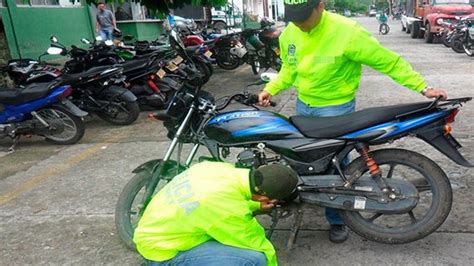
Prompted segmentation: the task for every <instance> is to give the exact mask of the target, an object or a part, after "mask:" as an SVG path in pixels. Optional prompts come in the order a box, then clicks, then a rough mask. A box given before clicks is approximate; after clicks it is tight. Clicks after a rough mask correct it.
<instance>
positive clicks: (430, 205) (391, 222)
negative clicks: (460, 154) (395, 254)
mask: <svg viewBox="0 0 474 266" xmlns="http://www.w3.org/2000/svg"><path fill="white" fill-rule="evenodd" d="M370 155H371V157H372V158H373V159H374V160H375V161H376V162H377V164H378V165H379V166H381V169H382V176H383V178H400V177H401V178H402V179H403V180H405V181H408V182H412V183H413V184H414V185H415V187H416V188H417V189H418V191H419V199H418V203H417V205H416V206H415V207H414V208H413V209H412V210H410V211H409V212H407V213H404V214H391V215H388V214H381V213H373V212H372V213H369V212H359V211H341V216H342V218H343V220H344V222H345V224H346V225H347V226H348V227H349V228H351V229H352V230H353V231H354V232H355V233H357V234H358V235H360V236H362V237H364V238H367V239H369V240H372V241H376V242H381V243H388V244H403V243H409V242H412V241H416V240H419V239H421V238H423V237H425V236H427V235H429V234H431V233H432V232H434V231H435V230H436V229H437V228H438V227H439V226H441V224H443V222H444V221H445V220H446V218H447V217H448V215H449V212H450V210H451V205H452V201H453V196H452V190H451V185H450V182H449V179H448V177H447V176H446V174H445V173H444V171H443V170H442V169H441V168H440V167H439V166H438V165H437V164H436V163H435V162H433V161H432V160H431V159H429V158H427V157H425V156H423V155H421V154H419V153H416V152H412V151H408V150H401V149H383V150H377V151H374V152H371V153H370ZM387 168H388V171H384V169H387ZM397 168H398V169H397ZM395 171H397V172H396V174H394V172H395ZM367 172H368V169H367V166H366V164H365V161H364V160H363V159H362V158H357V159H356V160H354V161H353V162H352V163H351V164H350V165H349V166H348V167H347V169H346V173H347V174H352V175H354V174H357V173H362V174H365V175H368V173H367ZM415 174H416V177H417V178H413V176H414V175H415ZM430 196H431V197H432V199H431V201H430V200H428V197H430ZM425 201H426V202H425ZM429 201H430V202H429ZM423 209H426V214H425V215H424V216H422V217H421V215H420V212H421V211H422V210H423ZM416 216H418V217H416ZM384 223H385V224H384Z"/></svg>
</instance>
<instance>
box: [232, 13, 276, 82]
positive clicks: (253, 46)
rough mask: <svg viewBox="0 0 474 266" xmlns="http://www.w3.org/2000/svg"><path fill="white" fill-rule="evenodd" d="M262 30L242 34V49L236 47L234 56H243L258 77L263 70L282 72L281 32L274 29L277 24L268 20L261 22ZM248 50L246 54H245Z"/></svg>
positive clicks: (250, 30) (247, 30) (252, 30)
mask: <svg viewBox="0 0 474 266" xmlns="http://www.w3.org/2000/svg"><path fill="white" fill-rule="evenodd" d="M260 25H261V28H260V29H246V30H244V31H242V32H241V33H240V35H241V36H242V41H241V42H242V43H243V44H244V46H245V49H243V48H242V47H236V48H235V49H234V50H233V52H232V53H233V54H236V55H238V56H241V57H240V58H241V59H242V60H244V61H245V62H246V63H247V64H249V65H250V66H251V67H252V72H253V73H254V74H255V75H257V74H258V73H259V72H260V70H261V69H262V68H264V69H269V68H272V69H274V70H276V71H280V68H281V64H282V62H281V59H280V48H279V42H278V38H279V36H280V34H281V32H280V30H278V29H277V28H276V27H274V25H275V22H273V21H272V20H270V19H268V18H263V19H262V20H261V21H260ZM245 50H246V53H245Z"/></svg>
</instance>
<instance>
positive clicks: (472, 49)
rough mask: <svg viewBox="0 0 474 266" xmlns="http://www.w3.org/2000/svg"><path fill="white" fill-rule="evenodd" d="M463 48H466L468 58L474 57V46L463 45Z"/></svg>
mask: <svg viewBox="0 0 474 266" xmlns="http://www.w3.org/2000/svg"><path fill="white" fill-rule="evenodd" d="M462 47H463V48H464V52H465V53H466V54H467V55H468V56H474V45H469V44H464V43H463V44H462Z"/></svg>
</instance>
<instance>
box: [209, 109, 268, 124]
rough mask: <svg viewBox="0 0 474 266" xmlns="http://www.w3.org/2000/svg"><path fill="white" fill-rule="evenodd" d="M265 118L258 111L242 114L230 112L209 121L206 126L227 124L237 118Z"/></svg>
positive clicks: (240, 112)
mask: <svg viewBox="0 0 474 266" xmlns="http://www.w3.org/2000/svg"><path fill="white" fill-rule="evenodd" d="M263 116H265V115H264V114H262V112H258V111H248V112H242V111H236V112H230V113H227V114H222V115H219V116H216V117H214V118H213V119H211V121H209V123H208V125H213V124H222V123H226V122H229V121H231V120H234V119H239V118H252V117H254V118H256V117H263Z"/></svg>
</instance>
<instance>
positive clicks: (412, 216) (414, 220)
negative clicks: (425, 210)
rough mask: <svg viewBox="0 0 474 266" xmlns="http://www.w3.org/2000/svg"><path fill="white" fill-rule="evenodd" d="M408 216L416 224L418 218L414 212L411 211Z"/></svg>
mask: <svg viewBox="0 0 474 266" xmlns="http://www.w3.org/2000/svg"><path fill="white" fill-rule="evenodd" d="M408 215H409V216H410V219H411V223H412V224H415V223H416V222H417V220H416V217H415V214H414V213H413V211H409V212H408Z"/></svg>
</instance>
